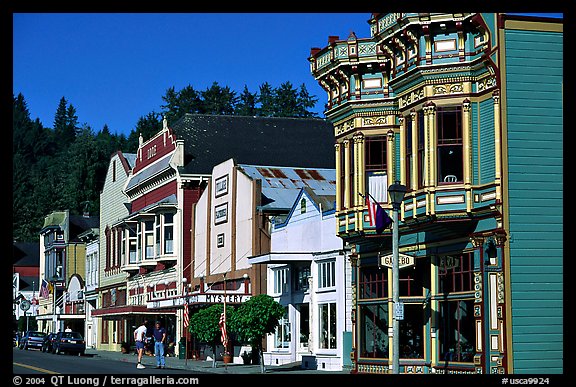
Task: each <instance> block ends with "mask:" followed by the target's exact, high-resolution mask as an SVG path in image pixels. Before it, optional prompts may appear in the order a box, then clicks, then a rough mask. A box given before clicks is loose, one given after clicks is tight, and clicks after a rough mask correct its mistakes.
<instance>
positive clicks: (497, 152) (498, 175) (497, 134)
mask: <svg viewBox="0 0 576 387" xmlns="http://www.w3.org/2000/svg"><path fill="white" fill-rule="evenodd" d="M492 99H493V100H494V158H495V160H494V165H495V171H494V173H495V175H494V183H495V184H496V202H498V203H501V202H502V169H501V166H502V145H501V144H502V137H501V127H500V90H494V92H493V93H492Z"/></svg>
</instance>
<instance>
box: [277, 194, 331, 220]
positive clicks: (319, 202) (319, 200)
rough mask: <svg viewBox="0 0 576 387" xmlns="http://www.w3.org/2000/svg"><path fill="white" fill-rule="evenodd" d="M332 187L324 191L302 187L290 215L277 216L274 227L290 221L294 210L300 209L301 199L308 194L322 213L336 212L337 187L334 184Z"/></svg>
mask: <svg viewBox="0 0 576 387" xmlns="http://www.w3.org/2000/svg"><path fill="white" fill-rule="evenodd" d="M331 188H332V189H327V190H324V191H314V190H313V189H311V188H310V187H303V188H301V189H300V192H299V193H298V195H297V196H296V198H295V199H294V202H293V204H292V208H290V212H289V213H288V215H286V216H285V217H277V219H276V221H275V225H274V228H280V227H284V226H286V225H287V224H288V222H290V219H291V218H292V215H293V214H294V212H295V211H296V210H299V209H300V200H301V199H302V197H303V196H308V198H310V201H311V202H312V203H313V204H314V207H316V210H317V211H318V212H321V213H322V214H327V213H330V212H334V210H335V208H336V202H335V200H336V187H335V186H332V187H331ZM317 192H318V193H317Z"/></svg>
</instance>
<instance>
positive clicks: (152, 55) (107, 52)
mask: <svg viewBox="0 0 576 387" xmlns="http://www.w3.org/2000/svg"><path fill="white" fill-rule="evenodd" d="M550 15H554V16H556V17H558V16H561V14H550ZM369 18H370V13H348V14H346V13H310V14H308V13H188V14H180V13H174V14H171V13H133V14H131V13H100V14H99V13H15V14H13V93H14V95H17V94H18V93H22V94H23V95H24V98H25V99H26V102H27V103H28V109H29V110H30V114H31V117H32V119H35V118H36V117H38V118H39V119H40V121H41V122H42V123H43V124H44V126H47V127H52V124H53V121H54V113H55V112H56V108H57V106H58V103H59V101H60V98H62V97H65V98H66V100H67V101H68V102H69V103H71V104H72V105H74V107H75V108H76V111H77V115H78V120H79V122H80V123H81V124H83V123H87V124H89V125H90V126H91V127H92V129H93V130H94V131H99V130H101V129H102V127H103V126H104V124H107V125H108V127H109V128H110V130H111V131H112V132H114V133H125V134H126V135H127V134H128V133H129V132H130V130H131V129H133V128H134V127H135V126H136V123H137V121H138V118H139V117H141V116H144V115H146V114H148V113H149V112H151V111H156V112H160V110H161V107H160V106H161V105H162V104H163V101H162V96H163V95H164V94H165V92H166V89H168V88H169V87H171V86H174V87H175V88H176V90H180V89H181V88H183V87H184V86H186V85H188V84H190V85H192V86H193V87H194V88H195V89H196V90H204V89H206V88H207V87H209V86H210V85H211V84H212V82H214V81H216V82H218V84H219V85H220V86H229V87H230V88H231V89H232V90H234V91H236V92H237V93H238V94H239V93H240V92H242V89H243V88H244V85H247V86H248V89H249V90H250V91H251V92H257V91H258V86H260V85H261V84H262V83H264V82H268V83H270V84H271V85H272V86H274V87H276V86H279V85H280V84H281V83H283V82H285V81H290V82H292V84H293V85H294V86H295V87H298V86H299V85H301V84H302V83H304V84H306V87H307V89H308V91H309V92H310V93H311V94H313V95H316V96H317V97H318V103H317V105H316V109H315V111H316V112H317V113H318V114H319V115H320V116H323V114H322V111H323V106H324V104H325V102H326V93H325V92H324V91H323V90H322V89H321V88H320V86H318V83H317V82H316V81H315V80H314V78H313V77H312V75H311V74H310V66H309V63H308V60H307V58H308V56H309V54H310V48H312V47H320V48H323V47H325V46H326V45H327V43H328V36H329V35H337V36H340V38H341V39H345V38H346V37H348V35H349V34H350V31H354V32H355V33H356V35H357V36H358V37H359V38H364V37H369V36H370V30H369V26H368V23H367V20H368V19H369Z"/></svg>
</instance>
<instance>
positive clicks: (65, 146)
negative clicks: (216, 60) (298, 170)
mask: <svg viewBox="0 0 576 387" xmlns="http://www.w3.org/2000/svg"><path fill="white" fill-rule="evenodd" d="M162 100H163V102H164V104H163V105H162V106H161V109H162V110H161V111H160V112H159V113H158V112H155V111H152V112H149V113H145V114H143V115H142V116H140V118H139V119H138V121H137V122H136V123H135V126H134V128H132V129H131V130H130V132H129V134H128V135H127V136H126V135H125V134H114V133H111V132H110V129H109V128H108V126H107V125H104V127H103V128H102V129H101V130H100V131H94V130H93V129H92V127H91V126H90V125H89V124H88V123H82V124H80V123H79V121H78V116H77V113H76V108H75V107H74V106H73V105H72V104H71V103H70V102H69V101H68V100H66V98H65V97H62V98H61V99H60V100H59V102H58V105H57V107H56V111H55V114H54V121H53V123H52V124H53V125H52V128H50V127H45V126H43V124H42V123H41V122H40V120H39V119H38V118H36V119H32V118H31V114H30V111H29V110H28V106H27V103H26V100H25V98H24V96H23V95H22V94H21V93H20V94H18V95H17V96H13V109H12V118H13V125H12V134H13V136H12V161H13V163H12V176H13V179H12V214H13V221H12V232H13V239H14V240H17V241H20V242H30V241H37V240H38V232H39V231H40V229H41V227H42V225H43V222H44V217H45V216H46V215H48V214H50V213H51V212H53V211H57V210H66V209H68V210H70V213H71V214H73V215H79V214H82V213H83V210H84V207H85V205H86V203H87V202H88V208H87V209H88V210H89V212H90V214H92V215H95V214H97V213H98V212H99V197H100V191H101V190H102V188H103V184H104V179H105V177H106V172H107V170H108V165H109V163H110V157H111V156H112V154H113V153H114V152H116V151H118V150H121V151H122V152H124V153H136V151H137V149H138V144H139V137H140V135H142V137H143V138H144V141H146V140H148V139H149V138H151V137H152V136H153V135H154V134H156V133H157V132H158V131H160V130H161V129H162V117H163V116H165V117H166V119H167V120H168V125H169V126H170V125H171V124H173V123H174V122H176V121H177V120H178V119H179V118H181V117H182V116H183V115H184V114H186V113H196V114H219V115H241V116H261V117H315V116H317V114H316V113H314V112H312V111H311V109H312V108H313V107H314V106H315V104H316V101H317V99H316V98H315V97H313V96H310V94H309V93H308V91H307V90H306V86H305V85H304V84H302V85H301V86H300V87H299V88H297V89H296V88H294V86H293V85H292V83H290V82H284V83H282V84H281V85H280V86H279V87H274V86H272V85H271V84H270V83H268V82H264V83H263V84H262V85H260V87H259V88H258V92H251V91H250V90H249V89H248V87H247V86H246V85H245V86H244V89H243V90H242V93H241V94H240V95H237V93H236V92H235V91H233V90H231V89H230V88H229V87H228V86H221V85H219V84H218V82H213V83H212V85H211V86H210V87H207V88H206V89H205V90H203V91H198V90H196V89H195V88H194V87H193V86H192V85H190V84H188V85H187V86H185V87H183V88H182V89H180V90H176V89H175V88H174V87H170V88H168V89H167V90H166V93H165V95H163V96H162Z"/></svg>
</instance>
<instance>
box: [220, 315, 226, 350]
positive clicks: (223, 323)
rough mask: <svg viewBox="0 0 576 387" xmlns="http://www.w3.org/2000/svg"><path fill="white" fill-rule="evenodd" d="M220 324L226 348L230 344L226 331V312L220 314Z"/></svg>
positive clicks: (221, 336) (221, 338) (223, 343)
mask: <svg viewBox="0 0 576 387" xmlns="http://www.w3.org/2000/svg"><path fill="white" fill-rule="evenodd" d="M218 325H219V326H220V332H221V335H220V340H222V345H224V348H226V347H227V345H228V334H227V333H226V314H224V313H222V314H220V322H219V323H218Z"/></svg>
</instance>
